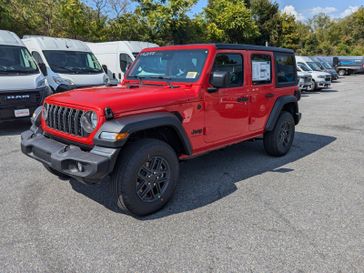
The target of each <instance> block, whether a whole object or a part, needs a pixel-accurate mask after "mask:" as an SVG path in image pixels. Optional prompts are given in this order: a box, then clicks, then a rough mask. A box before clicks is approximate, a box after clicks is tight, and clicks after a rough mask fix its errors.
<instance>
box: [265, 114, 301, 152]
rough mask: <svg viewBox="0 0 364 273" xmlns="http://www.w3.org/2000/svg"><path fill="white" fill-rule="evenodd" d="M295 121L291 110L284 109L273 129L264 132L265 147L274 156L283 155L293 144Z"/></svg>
mask: <svg viewBox="0 0 364 273" xmlns="http://www.w3.org/2000/svg"><path fill="white" fill-rule="evenodd" d="M294 134H295V122H294V119H293V116H292V114H291V113H289V112H285V111H282V112H281V114H280V115H279V118H278V120H277V122H276V125H275V126H274V129H273V130H272V131H269V132H266V133H265V134H264V139H263V142H264V149H265V151H266V152H267V153H268V154H269V155H272V156H283V155H285V154H287V153H288V151H289V150H290V148H291V146H292V142H293V139H294Z"/></svg>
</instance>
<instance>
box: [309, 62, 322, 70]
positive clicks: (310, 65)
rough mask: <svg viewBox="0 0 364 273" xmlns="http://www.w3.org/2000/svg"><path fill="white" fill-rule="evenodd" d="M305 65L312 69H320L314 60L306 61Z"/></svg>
mask: <svg viewBox="0 0 364 273" xmlns="http://www.w3.org/2000/svg"><path fill="white" fill-rule="evenodd" d="M307 65H308V66H309V67H310V68H311V69H312V70H313V71H322V69H321V68H320V66H319V65H318V64H317V63H315V62H307Z"/></svg>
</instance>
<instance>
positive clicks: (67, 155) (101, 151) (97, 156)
mask: <svg viewBox="0 0 364 273" xmlns="http://www.w3.org/2000/svg"><path fill="white" fill-rule="evenodd" d="M21 150H22V152H23V153H24V154H26V155H27V156H29V157H31V158H34V159H36V160H38V161H40V162H42V163H43V164H45V165H47V166H49V167H51V168H52V169H54V170H56V171H59V172H61V173H63V174H65V175H67V176H70V177H73V178H75V179H77V180H79V181H82V182H86V183H97V182H99V181H101V180H102V178H104V177H105V176H107V175H108V174H110V173H111V172H112V170H113V168H114V166H115V162H116V160H117V157H118V154H119V149H112V148H105V147H97V146H95V147H94V148H93V149H92V150H91V151H83V150H81V148H80V147H78V146H73V145H67V144H63V143H61V142H59V141H56V140H53V139H50V138H48V137H46V136H44V135H43V134H42V133H41V132H38V133H37V132H34V130H28V131H25V132H23V133H22V134H21ZM78 163H80V164H82V168H83V170H82V171H79V170H77V164H78Z"/></svg>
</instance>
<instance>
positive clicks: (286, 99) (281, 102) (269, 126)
mask: <svg viewBox="0 0 364 273" xmlns="http://www.w3.org/2000/svg"><path fill="white" fill-rule="evenodd" d="M292 102H293V103H294V104H295V109H294V117H293V118H294V120H295V123H296V124H298V122H299V121H300V119H301V113H299V111H298V103H297V98H296V97H295V96H291V95H290V96H282V97H279V98H278V99H277V100H276V102H275V104H274V106H273V108H272V111H271V113H270V116H269V118H268V121H267V123H266V125H265V131H272V130H273V129H274V126H275V124H276V122H277V120H278V117H279V115H280V113H281V111H282V109H283V107H284V106H285V105H286V104H288V103H292Z"/></svg>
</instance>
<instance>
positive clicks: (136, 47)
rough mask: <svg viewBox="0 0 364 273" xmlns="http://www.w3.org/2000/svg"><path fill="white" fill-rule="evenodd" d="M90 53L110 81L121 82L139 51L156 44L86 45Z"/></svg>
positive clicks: (113, 43) (137, 42) (129, 42)
mask: <svg viewBox="0 0 364 273" xmlns="http://www.w3.org/2000/svg"><path fill="white" fill-rule="evenodd" d="M87 45H88V46H89V47H90V48H91V51H92V52H93V53H94V54H95V55H96V57H97V59H98V60H99V61H100V62H101V64H102V65H103V67H104V69H105V70H107V74H108V76H109V78H110V80H114V81H115V80H116V81H121V80H122V79H123V78H124V74H125V72H126V70H127V69H128V67H129V65H130V64H131V63H132V62H133V61H134V60H135V57H136V56H137V55H138V54H139V52H140V51H142V49H144V48H148V47H158V45H157V44H153V43H148V42H139V41H116V42H105V43H87Z"/></svg>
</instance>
